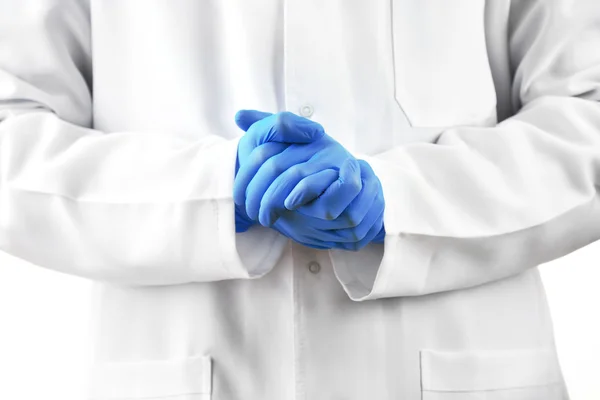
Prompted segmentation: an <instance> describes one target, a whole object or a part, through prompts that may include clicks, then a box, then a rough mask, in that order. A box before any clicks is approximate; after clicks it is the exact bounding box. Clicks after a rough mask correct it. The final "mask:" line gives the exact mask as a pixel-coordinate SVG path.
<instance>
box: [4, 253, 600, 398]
mask: <svg viewBox="0 0 600 400" xmlns="http://www.w3.org/2000/svg"><path fill="white" fill-rule="evenodd" d="M599 260H600V242H599V243H595V244H593V245H590V246H588V247H586V248H584V249H581V250H579V251H577V252H575V253H572V254H570V255H568V256H566V257H563V258H561V259H559V260H556V261H553V262H551V263H548V264H545V265H543V266H541V270H542V274H543V277H544V281H545V283H546V291H547V294H548V299H549V301H550V307H551V309H552V315H553V319H554V325H555V334H556V339H557V344H558V351H559V356H560V360H561V364H562V368H563V373H564V375H565V378H566V380H567V384H568V386H569V391H570V394H571V399H572V400H599V399H600V362H599V360H600V322H599V320H600V312H599V310H598V308H599V306H600V290H598V285H600V268H599V267H598V264H599V263H600V261H599ZM90 299H91V298H90V285H89V282H88V281H87V280H84V279H81V278H76V277H73V276H68V275H65V274H61V273H58V272H53V271H50V270H46V269H43V268H40V267H36V266H33V265H31V264H27V263H25V262H23V261H21V260H18V259H16V258H14V257H11V256H9V255H7V254H5V253H2V252H0V399H6V400H55V399H57V400H58V399H60V400H82V399H85V387H86V386H85V385H86V373H85V367H86V365H87V362H88V360H89V358H88V355H89V347H88V345H89V342H88V340H89V333H90V331H89V322H90V320H89V307H90Z"/></svg>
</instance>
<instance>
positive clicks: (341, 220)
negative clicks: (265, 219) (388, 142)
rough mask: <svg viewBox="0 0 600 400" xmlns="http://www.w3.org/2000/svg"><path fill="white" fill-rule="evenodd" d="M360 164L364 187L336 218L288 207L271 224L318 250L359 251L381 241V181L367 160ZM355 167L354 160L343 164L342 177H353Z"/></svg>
mask: <svg viewBox="0 0 600 400" xmlns="http://www.w3.org/2000/svg"><path fill="white" fill-rule="evenodd" d="M358 163H359V164H360V166H361V170H360V178H361V180H362V182H363V184H362V188H361V190H360V192H359V194H358V195H357V196H356V197H355V198H354V199H353V200H352V201H351V202H350V205H349V206H348V207H347V208H346V210H344V212H342V214H340V215H339V216H338V217H337V218H335V219H333V220H324V219H322V218H316V217H311V216H308V215H305V214H302V213H300V212H299V211H291V210H287V209H285V210H284V211H283V212H281V215H280V216H279V218H278V219H277V221H275V223H274V224H273V226H272V227H273V228H274V229H276V230H278V231H279V232H281V233H282V234H284V235H285V236H288V237H290V238H291V239H293V240H295V241H297V242H300V243H302V244H304V245H305V246H309V247H314V248H319V249H330V248H338V249H344V250H354V251H356V250H360V249H361V248H363V247H364V246H366V245H367V244H369V243H371V242H382V241H383V238H384V237H385V230H384V227H383V211H384V208H383V197H382V196H381V190H380V184H379V180H378V179H377V178H376V177H375V179H370V178H369V176H370V175H372V174H373V171H372V170H371V168H370V166H369V165H368V164H367V163H366V162H365V161H363V160H358ZM353 168H354V167H353V163H352V162H346V163H344V165H342V168H341V169H340V179H343V180H346V179H353V177H352V176H351V175H353V174H354V173H355V171H354V169H353ZM348 175H350V176H348Z"/></svg>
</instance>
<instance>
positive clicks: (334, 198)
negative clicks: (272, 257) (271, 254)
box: [234, 110, 385, 249]
mask: <svg viewBox="0 0 600 400" xmlns="http://www.w3.org/2000/svg"><path fill="white" fill-rule="evenodd" d="M248 113H249V111H244V110H242V111H240V112H238V114H236V117H239V118H240V119H242V120H244V121H252V119H253V118H260V117H261V114H259V113H256V112H254V114H248ZM286 114H287V117H288V118H287V119H286V122H287V123H286V124H285V128H286V134H287V137H288V138H289V137H293V136H295V137H300V138H307V137H310V138H313V139H312V141H310V142H309V143H306V141H304V143H303V144H291V145H289V146H288V147H287V148H285V149H284V150H283V151H279V153H277V151H278V150H279V149H272V148H268V149H265V148H262V146H258V147H254V149H252V150H251V152H250V155H248V156H246V159H247V161H246V162H241V163H240V165H241V167H240V169H239V170H238V173H237V174H236V181H235V184H234V200H235V202H236V204H237V205H238V206H242V205H243V204H245V209H246V212H247V213H248V216H249V217H250V218H251V219H257V218H258V219H259V221H260V222H261V224H263V225H264V226H271V225H273V224H274V223H275V222H276V221H278V217H281V216H284V220H283V221H281V222H280V223H278V224H275V225H274V226H273V227H274V228H275V229H277V230H279V231H280V232H281V233H283V234H284V235H286V236H288V237H292V239H295V240H296V241H298V242H301V243H304V244H306V245H311V247H314V246H319V248H331V247H340V248H345V249H358V248H361V247H362V246H364V245H365V244H367V243H369V242H371V241H374V240H377V241H383V237H384V236H385V231H384V228H383V209H384V200H383V193H382V190H381V184H380V182H379V180H378V179H377V177H376V176H375V174H374V173H373V171H372V169H371V168H370V166H369V165H368V163H366V162H365V161H363V160H359V161H357V160H356V159H355V158H354V157H353V156H352V155H351V154H350V153H349V152H348V151H346V150H345V149H344V148H343V147H342V146H341V145H340V144H339V143H338V142H336V141H335V140H333V138H331V137H329V136H328V135H327V134H325V132H324V130H323V127H322V126H321V125H320V124H318V123H316V122H313V121H310V120H307V119H305V118H302V117H299V116H296V115H295V114H292V113H286ZM236 122H237V118H236ZM250 123H252V122H250ZM238 126H240V128H242V129H244V126H243V125H241V124H239V123H238ZM254 126H256V128H255V129H256V130H259V129H264V128H261V126H260V125H259V124H258V121H256V123H252V126H251V127H254ZM250 130H251V129H249V130H248V131H250ZM294 130H299V131H300V132H303V133H304V134H302V133H296V135H293V134H292V132H293V131H294ZM253 134H256V133H255V132H253ZM264 134H265V135H270V136H273V132H269V131H266V132H265V133H264ZM259 136H260V135H259ZM263 146H264V145H263ZM255 153H256V154H255ZM265 154H266V155H267V157H265ZM265 159H266V161H265ZM338 171H339V172H338ZM245 195H246V196H245ZM315 199H316V200H315ZM312 200H314V201H312ZM296 209H297V210H298V211H297V213H298V214H300V215H303V217H301V216H300V215H298V214H294V213H290V212H288V211H292V210H296ZM342 213H343V215H342ZM305 217H309V218H308V219H307V218H305ZM340 217H341V218H340ZM319 220H321V222H325V221H324V220H329V222H331V221H332V220H333V221H335V224H324V225H323V224H322V223H321V222H319ZM340 221H342V222H343V224H342V225H340ZM352 228H354V229H352Z"/></svg>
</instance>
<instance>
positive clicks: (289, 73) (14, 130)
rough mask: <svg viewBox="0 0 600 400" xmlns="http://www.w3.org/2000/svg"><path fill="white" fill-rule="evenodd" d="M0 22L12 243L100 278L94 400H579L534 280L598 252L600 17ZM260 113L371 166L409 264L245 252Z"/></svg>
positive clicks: (349, 13) (300, 15)
mask: <svg viewBox="0 0 600 400" xmlns="http://www.w3.org/2000/svg"><path fill="white" fill-rule="evenodd" d="M0 9H2V13H0V121H1V122H0V248H1V249H2V250H4V251H6V252H8V253H10V254H12V255H15V256H17V257H21V258H23V259H25V260H28V261H30V262H32V263H35V264H38V265H40V266H42V267H47V268H51V269H55V270H57V271H61V272H65V273H69V274H74V275H78V276H82V277H86V278H90V279H92V280H94V281H95V285H94V309H93V312H94V317H95V318H94V327H93V332H94V341H93V354H94V357H93V365H91V368H90V378H91V381H90V382H91V385H90V399H96V400H104V399H119V400H130V399H145V398H150V399H154V400H163V399H164V400H167V399H168V400H208V399H213V400H238V399H240V400H241V399H244V400H250V399H251V400H300V399H302V400H304V399H306V400H317V399H319V400H320V399H323V400H358V399H360V400H363V399H369V400H370V399H373V400H396V399H408V400H417V399H423V400H459V399H460V400H462V399H465V400H467V399H468V400H478V399H486V400H525V399H527V400H530V399H544V400H557V399H566V398H567V394H566V391H565V388H564V383H563V378H562V375H561V371H560V366H559V363H558V361H557V357H556V352H555V345H554V338H553V333H552V324H551V319H550V315H549V311H548V307H547V303H546V298H545V295H544V290H543V286H542V283H541V281H540V276H539V273H538V269H537V267H536V266H537V265H539V264H540V263H543V262H546V261H549V260H552V259H555V258H557V257H560V256H563V255H565V254H567V253H570V252H572V251H574V250H575V249H578V248H580V247H582V246H585V245H587V244H589V243H590V242H592V241H595V240H597V239H598V238H600V204H599V202H598V195H597V185H598V184H599V183H600V179H599V178H600V177H599V172H600V104H599V103H598V100H600V52H599V51H598V49H599V48H600V3H599V2H598V1H596V0H580V1H568V0H528V1H525V0H522V1H518V0H513V1H510V0H487V1H484V0H453V1H447V0H375V1H359V0H351V1H344V2H342V1H320V0H310V1H307V0H295V1H294V0H281V1H274V0H252V1H247V0H246V1H242V0H227V1H199V0H170V1H167V0H91V4H88V2H86V1H82V0H81V1H80V0H0ZM243 108H250V109H258V110H263V111H270V112H277V111H283V110H290V111H293V112H296V113H299V114H302V115H305V116H306V117H308V118H312V119H313V120H315V121H318V122H320V123H321V124H322V125H323V126H324V127H325V129H326V131H327V132H328V133H329V134H330V135H331V136H333V137H334V138H336V139H337V140H338V141H339V142H341V143H342V144H343V145H344V146H345V147H346V148H347V149H348V150H349V151H350V152H352V153H353V154H354V155H355V156H356V157H357V158H363V159H365V160H367V161H368V162H369V163H370V164H371V165H372V166H373V168H374V170H375V172H376V173H377V175H378V176H379V178H380V180H381V181H382V184H383V192H384V197H385V200H386V209H385V215H384V222H385V227H386V231H387V236H386V238H385V243H384V244H370V245H369V246H367V247H366V248H364V249H363V250H361V251H359V252H345V251H338V250H332V251H321V250H314V249H310V248H306V247H303V246H301V245H298V244H296V243H293V242H291V241H289V240H288V239H287V238H286V237H284V236H282V235H280V234H279V233H277V232H276V231H274V230H270V229H268V228H264V227H261V226H256V227H253V228H252V229H250V230H249V231H248V232H246V233H243V234H236V233H235V229H234V211H233V210H234V208H233V201H232V187H233V174H234V166H235V155H236V147H237V142H238V140H239V138H240V137H241V135H242V133H243V132H242V131H241V130H240V129H239V128H237V126H236V125H235V123H234V119H233V117H234V114H235V112H236V111H237V110H239V109H243ZM301 110H303V111H301ZM309 266H310V267H309ZM40 334H43V333H42V332H40ZM33 384H35V383H33Z"/></svg>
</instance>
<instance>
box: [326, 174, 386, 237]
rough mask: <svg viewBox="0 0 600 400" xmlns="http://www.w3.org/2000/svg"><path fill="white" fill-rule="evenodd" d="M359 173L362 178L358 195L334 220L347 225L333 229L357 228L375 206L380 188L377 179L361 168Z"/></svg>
mask: <svg viewBox="0 0 600 400" xmlns="http://www.w3.org/2000/svg"><path fill="white" fill-rule="evenodd" d="M360 173H361V177H362V189H361V191H360V193H359V194H358V196H356V197H355V198H354V200H352V201H351V202H350V204H349V205H348V207H346V209H345V210H344V212H343V213H341V214H340V215H339V216H338V217H337V218H336V220H344V221H346V222H347V224H346V225H345V226H339V227H336V228H333V229H340V228H353V227H356V226H358V225H359V224H360V223H361V222H362V221H363V220H364V219H365V217H366V216H367V214H368V213H369V211H370V210H371V209H372V207H373V206H374V204H375V201H376V199H377V196H378V194H379V192H380V187H381V184H380V182H379V179H377V177H376V176H375V175H374V174H373V175H371V174H369V171H368V170H365V169H364V168H362V167H361V170H360ZM338 225H341V224H338Z"/></svg>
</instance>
